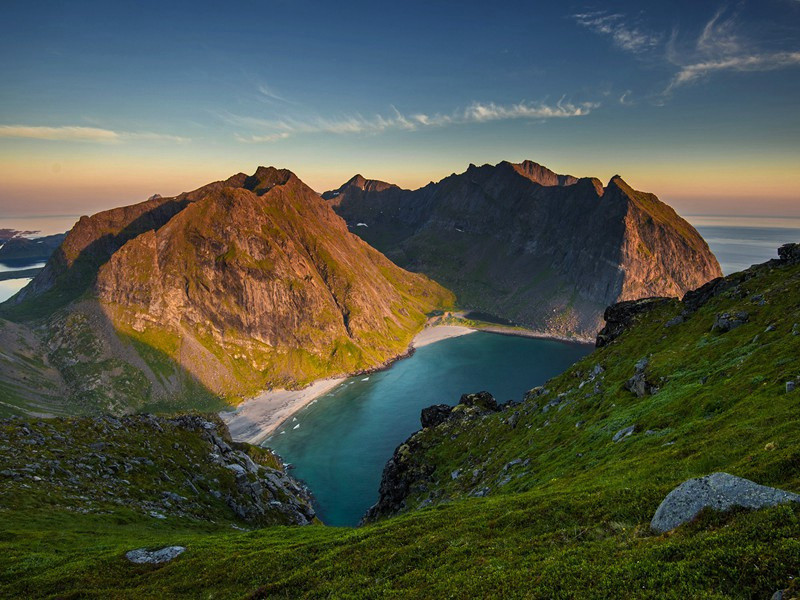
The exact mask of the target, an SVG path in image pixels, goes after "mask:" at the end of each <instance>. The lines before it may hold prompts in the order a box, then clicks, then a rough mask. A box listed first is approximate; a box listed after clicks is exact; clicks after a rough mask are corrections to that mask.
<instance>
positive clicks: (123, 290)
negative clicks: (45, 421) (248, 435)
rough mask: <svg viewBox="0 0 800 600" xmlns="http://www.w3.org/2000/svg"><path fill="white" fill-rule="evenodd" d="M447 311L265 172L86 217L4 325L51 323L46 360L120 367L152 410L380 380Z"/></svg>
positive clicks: (412, 278)
mask: <svg viewBox="0 0 800 600" xmlns="http://www.w3.org/2000/svg"><path fill="white" fill-rule="evenodd" d="M452 300H453V297H452V294H451V293H449V292H448V291H447V290H445V289H443V288H442V287H441V286H439V285H437V284H436V283H434V282H432V281H430V280H429V279H427V278H426V277H425V276H423V275H419V274H414V273H409V272H407V271H404V270H403V269H401V268H399V267H397V266H396V265H394V264H393V263H392V262H391V261H389V260H388V259H386V257H384V256H383V255H382V254H380V253H379V252H378V251H376V250H374V249H373V248H371V247H370V246H368V245H367V244H366V243H365V242H364V241H363V240H361V239H360V238H359V237H357V236H355V235H353V234H351V233H350V232H348V230H347V226H346V224H345V223H344V221H343V220H342V219H341V218H340V217H338V216H337V215H336V214H335V213H334V212H333V210H332V209H331V208H330V207H329V206H328V205H327V204H326V203H325V202H324V201H323V200H322V199H321V198H320V197H319V195H318V194H316V193H315V192H314V191H313V190H311V189H310V188H309V187H308V186H306V185H305V184H304V183H303V182H302V181H300V180H299V179H298V178H297V177H295V175H294V174H292V173H291V172H290V171H286V170H278V169H274V168H264V167H260V168H259V169H258V170H257V171H256V173H255V174H254V175H252V176H246V175H244V174H238V175H235V176H233V177H231V178H230V179H228V180H226V181H224V182H217V183H213V184H210V185H208V186H205V187H203V188H201V189H199V190H196V191H195V192H191V193H187V194H181V195H180V196H177V197H175V198H157V199H153V200H149V201H147V202H144V203H141V204H138V205H135V206H132V207H124V208H120V209H114V210H111V211H106V212H103V213H99V214H98V215H95V216H93V217H84V218H82V219H81V220H80V221H79V222H78V223H77V224H76V226H75V228H73V230H72V231H71V232H70V233H69V234H68V236H67V238H66V240H65V241H64V243H63V244H62V246H61V248H60V249H59V250H58V252H57V253H56V255H54V257H53V258H52V259H51V260H50V262H49V263H48V265H47V267H46V269H45V271H43V272H42V273H41V274H40V275H39V276H38V277H37V278H36V279H34V281H33V282H31V284H30V285H29V286H28V287H27V288H25V289H24V290H23V292H22V293H21V294H20V295H19V296H18V297H17V298H15V299H13V300H12V301H9V302H8V303H6V305H5V306H4V307H3V313H4V316H7V317H8V318H11V319H13V320H17V321H26V320H30V319H31V318H37V317H42V316H46V318H47V323H48V327H47V328H46V329H47V332H48V333H47V335H48V336H49V339H48V340H46V343H42V347H43V348H46V349H49V350H45V351H46V352H47V351H49V353H50V354H57V352H55V351H53V348H60V347H62V346H63V345H64V344H66V345H68V346H69V348H68V350H69V352H68V355H69V356H68V358H69V360H67V361H65V362H67V363H70V361H73V360H77V361H79V362H80V361H81V359H82V357H90V356H91V360H90V361H89V360H87V363H90V364H91V365H92V368H93V369H100V370H102V369H103V366H102V365H103V363H104V362H105V361H110V362H108V367H109V369H108V370H110V371H118V370H119V366H120V365H119V362H118V361H120V360H121V361H122V362H124V363H125V364H126V365H128V366H132V368H134V370H138V371H139V372H140V373H141V374H142V377H141V378H140V379H141V380H142V381H145V382H147V381H149V383H148V385H149V386H150V387H151V388H152V393H151V394H150V396H152V397H153V398H155V397H158V396H170V395H175V396H181V395H186V394H187V393H195V391H196V390H197V388H198V384H199V387H202V388H204V389H205V390H206V391H210V392H211V393H212V394H215V395H220V396H225V397H227V398H235V397H237V396H242V395H246V394H249V393H252V392H254V391H257V390H259V389H264V388H266V387H270V386H297V385H301V384H304V383H307V382H309V381H311V380H313V379H317V378H320V377H324V376H329V375H342V374H346V373H350V372H354V371H358V370H361V369H368V368H374V367H377V366H380V365H382V364H384V363H386V362H387V361H389V360H392V359H393V358H395V357H396V356H398V355H399V354H402V353H403V352H405V351H406V349H407V347H408V344H409V343H410V341H411V338H412V337H413V335H414V333H416V331H418V330H419V329H420V328H421V327H422V325H423V324H424V322H425V319H426V317H425V313H427V312H429V311H431V310H433V309H435V308H437V307H443V306H448V305H450V304H451V303H452ZM44 310H49V311H50V314H49V315H43V314H42V312H43V311H44ZM78 326H80V331H79V332H78V333H75V332H72V334H70V333H69V332H70V331H72V330H73V329H75V328H76V327H78ZM76 331H77V330H76ZM31 345H33V344H31ZM87 348H93V349H98V350H97V352H94V353H93V352H89V350H88V349H87ZM62 354H63V353H62ZM54 362H55V361H54V360H50V363H54ZM103 373H104V372H103ZM105 375H107V374H105ZM105 375H103V374H97V379H98V380H100V381H101V382H104V383H103V385H106V384H107V387H108V388H109V397H110V398H113V402H110V403H108V404H107V408H110V409H113V410H115V411H117V412H119V411H124V410H125V409H126V404H125V398H126V392H125V391H124V390H123V391H122V392H120V390H119V389H118V386H115V384H114V382H113V381H112V380H111V379H109V378H108V377H107V376H105ZM104 377H105V378H104ZM131 377H133V376H131ZM131 377H128V379H131ZM133 378H134V379H135V377H133ZM64 379H65V380H67V383H68V384H69V379H70V378H69V377H65V378H64ZM75 379H76V380H79V381H77V383H81V382H83V383H85V382H86V381H87V380H88V379H91V378H89V377H82V378H77V377H76V378H75ZM187 382H188V383H187ZM101 387H102V386H101ZM130 387H136V386H135V385H132V386H130ZM138 387H141V386H138ZM151 399H152V398H151ZM145 400H146V399H145ZM137 402H139V404H141V398H139V399H137ZM97 404H99V405H102V399H101V400H98V402H97ZM128 408H129V407H128ZM56 412H57V411H56Z"/></svg>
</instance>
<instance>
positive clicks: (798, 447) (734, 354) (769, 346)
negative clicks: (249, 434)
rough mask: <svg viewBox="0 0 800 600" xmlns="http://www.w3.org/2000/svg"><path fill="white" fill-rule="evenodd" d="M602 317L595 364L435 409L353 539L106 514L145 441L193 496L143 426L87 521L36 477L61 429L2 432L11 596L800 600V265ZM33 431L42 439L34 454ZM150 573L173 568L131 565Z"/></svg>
mask: <svg viewBox="0 0 800 600" xmlns="http://www.w3.org/2000/svg"><path fill="white" fill-rule="evenodd" d="M609 316H610V317H612V320H611V322H610V323H609V325H610V326H611V327H609V329H608V330H606V331H605V332H604V336H605V339H604V340H603V342H602V346H601V347H600V348H598V349H597V350H596V351H595V352H593V353H592V354H591V355H589V356H587V357H586V358H585V359H583V360H581V361H580V362H579V363H577V364H576V365H574V366H573V367H572V368H570V369H568V370H567V371H566V372H565V373H563V374H562V375H560V376H558V377H556V378H554V379H552V380H551V381H548V382H545V383H544V385H542V386H539V387H536V388H534V389H532V390H531V391H530V392H529V393H528V394H527V395H526V397H525V398H521V399H520V400H519V402H511V403H507V404H504V405H498V404H497V403H496V402H495V401H494V399H493V398H492V396H491V394H490V393H488V392H486V393H474V394H466V395H465V396H464V398H463V399H462V401H461V402H460V403H458V404H457V405H456V406H451V405H450V403H451V402H454V401H455V400H456V399H453V398H442V404H441V405H438V406H434V407H431V408H430V409H426V410H425V411H423V415H422V418H423V423H422V425H423V429H422V430H421V431H420V432H418V433H416V434H415V435H414V436H412V437H411V438H410V439H409V440H408V441H407V442H406V443H405V444H403V445H401V446H400V447H399V448H398V449H397V452H396V453H395V455H394V457H393V459H392V463H393V464H394V467H391V466H390V467H389V468H387V476H386V477H385V479H384V483H383V485H382V494H381V501H380V503H379V505H378V506H379V507H383V508H381V509H376V510H375V511H373V515H372V519H370V520H375V522H371V523H370V524H367V525H365V526H363V527H360V528H357V529H349V528H328V527H322V526H311V527H263V528H260V529H256V530H253V531H249V532H240V531H238V530H236V529H233V528H232V527H231V524H232V522H230V521H227V520H225V519H223V518H222V517H221V516H220V517H219V518H217V517H215V518H214V521H216V522H210V521H208V520H204V519H196V518H194V516H193V515H191V514H188V513H187V514H179V512H178V510H176V511H175V512H174V513H170V514H167V513H163V514H165V516H167V518H166V519H158V518H154V517H152V516H150V515H149V514H147V512H146V511H148V510H150V509H151V507H150V506H149V505H148V506H143V508H144V509H146V510H140V509H138V508H135V509H134V510H133V511H128V510H127V509H125V508H124V507H123V506H122V505H121V504H119V503H117V502H115V501H114V498H115V497H116V495H118V494H126V493H129V492H128V488H127V486H124V484H123V485H122V486H118V487H117V488H115V490H111V489H109V488H107V487H106V486H105V485H104V484H103V483H102V481H103V474H104V473H105V471H103V468H102V465H101V464H100V463H102V460H101V459H100V458H98V456H104V453H106V452H108V453H109V455H110V461H111V462H113V463H116V464H118V465H123V468H124V465H125V464H126V463H127V464H131V465H133V464H134V463H135V464H136V467H137V468H140V467H139V462H138V461H135V460H134V458H136V457H142V456H143V452H144V451H143V450H142V448H143V447H144V446H143V444H142V440H143V439H148V436H150V435H152V436H156V438H155V439H156V440H158V441H157V442H156V441H151V449H153V450H156V449H157V450H158V452H159V453H160V458H159V459H158V460H157V459H156V457H154V456H151V457H150V459H151V460H152V461H153V462H154V463H156V464H157V465H171V466H170V467H169V468H166V469H165V473H166V475H168V476H169V478H170V479H171V480H172V481H167V480H163V481H162V482H161V483H158V486H160V487H158V488H157V489H158V490H164V491H169V492H174V493H177V494H179V495H181V496H184V497H186V498H187V499H192V498H194V496H192V495H191V494H189V493H188V492H184V489H185V484H182V481H183V479H184V478H186V475H185V474H184V473H182V471H181V470H180V467H182V466H183V464H184V458H182V457H183V456H184V455H185V454H186V449H185V448H186V446H187V444H188V440H187V439H186V435H189V434H183V433H180V434H179V435H180V436H183V437H180V438H179V439H177V440H176V443H177V447H174V446H171V445H170V444H169V443H168V442H167V440H169V438H168V437H166V435H165V436H161V435H160V434H158V433H157V432H155V431H154V430H153V429H152V426H151V425H150V424H149V423H148V422H147V421H146V420H144V419H145V418H144V417H142V419H143V421H142V422H141V424H140V426H138V427H137V428H134V429H133V431H136V432H140V431H141V432H144V431H147V432H149V433H148V434H147V436H139V435H138V434H137V437H136V438H135V440H136V443H134V444H127V443H126V442H124V438H120V437H117V438H115V439H116V440H117V443H118V444H124V446H123V450H122V451H120V452H117V451H114V450H113V448H111V447H109V448H103V449H101V448H99V447H97V448H94V449H92V450H91V454H92V456H91V457H90V458H87V459H86V460H92V461H94V462H93V463H92V464H96V465H98V470H99V478H100V480H101V483H100V485H98V487H97V488H96V490H97V492H96V493H95V492H94V491H93V490H94V489H95V488H93V487H92V486H89V487H87V488H86V489H87V492H82V493H81V494H80V495H83V496H86V498H76V497H74V495H73V496H72V497H71V501H73V502H74V503H75V504H74V506H75V507H80V508H81V510H75V509H73V508H72V505H71V504H70V501H58V502H53V501H51V500H47V499H46V497H45V496H43V495H42V494H41V493H40V491H41V490H42V489H43V488H40V487H37V486H41V485H47V486H49V485H51V483H50V481H49V480H48V479H47V478H48V477H53V478H57V479H65V478H66V481H67V483H69V479H68V476H67V475H65V474H63V473H60V472H55V473H53V474H50V473H49V472H48V471H46V470H44V471H43V470H41V469H39V467H40V466H41V465H49V464H52V461H53V460H60V465H61V466H64V465H66V468H67V469H69V470H70V471H73V469H77V465H75V466H74V467H73V464H72V463H73V462H75V457H74V456H72V455H71V456H70V458H69V460H63V459H59V458H58V452H57V451H56V452H55V454H53V452H54V450H51V448H52V449H56V450H57V449H58V448H62V447H64V441H63V440H58V439H57V438H56V437H55V435H52V434H51V433H50V432H49V430H50V429H54V430H55V431H56V434H58V435H61V436H65V433H64V431H62V430H61V429H62V428H63V425H60V424H58V423H59V422H53V421H49V420H42V421H41V423H39V422H28V423H26V424H23V423H22V422H21V421H19V420H17V421H13V422H11V424H8V423H6V424H4V425H3V427H5V429H4V432H8V431H9V428H13V429H14V431H15V433H13V435H10V436H8V438H7V439H8V440H9V441H7V442H4V443H5V447H4V453H3V455H4V456H10V457H12V458H11V459H10V460H11V461H12V462H13V466H12V467H9V466H8V463H7V462H6V463H3V470H5V469H9V470H13V471H14V473H13V474H12V475H11V477H12V478H11V479H9V480H4V479H3V478H4V477H8V475H6V474H5V473H4V472H2V470H0V489H4V488H3V486H14V487H13V490H14V494H13V495H12V496H10V498H11V499H12V500H13V501H9V500H8V499H7V498H9V496H5V497H2V496H0V517H2V518H0V552H2V553H3V556H4V557H5V560H4V561H3V562H2V564H0V596H4V597H5V596H7V597H64V596H66V597H70V596H81V597H84V596H89V597H92V596H94V597H109V596H112V597H117V598H142V597H165V596H168V597H186V598H194V597H198V596H214V597H226V598H228V597H230V598H286V597H291V598H322V597H361V598H367V597H369V598H380V597H402V598H420V599H422V598H431V597H437V598H439V597H441V598H476V597H480V598H576V597H580V598H654V599H655V598H658V599H661V598H675V599H679V598H680V599H683V598H710V599H719V600H721V599H723V598H724V599H728V598H743V599H744V598H772V597H774V594H775V593H776V592H781V594H783V595H782V597H784V598H791V597H796V596H797V595H798V593H799V592H800V588H798V583H797V581H798V576H800V571H799V570H798V568H799V567H798V565H800V503H798V502H796V499H797V498H798V496H799V495H800V418H798V411H797V407H798V402H800V395H799V394H800V389H798V388H800V383H798V378H799V377H800V359H798V357H799V356H800V246H790V247H787V248H784V249H783V250H782V251H781V258H780V259H776V260H773V261H770V262H769V263H767V264H765V265H760V266H755V267H752V268H750V269H748V270H746V271H743V272H741V273H738V274H734V275H732V276H729V277H725V278H720V279H717V280H714V281H712V282H710V283H709V284H708V285H706V286H704V287H702V288H700V289H698V290H696V291H695V292H693V293H691V294H687V295H686V296H685V297H684V299H683V300H682V301H679V300H677V299H662V300H653V301H649V302H639V303H636V304H635V305H624V306H622V307H620V306H617V307H616V309H614V310H612V311H610V313H609ZM532 383H535V382H532ZM465 391H467V390H465ZM29 421H30V420H29ZM97 423H98V421H91V422H89V423H88V425H87V426H86V427H85V429H86V437H87V438H92V443H101V444H102V443H104V442H106V441H107V440H106V437H107V436H109V435H115V436H120V435H121V434H120V433H118V432H116V430H114V431H113V432H112V430H111V428H110V427H109V425H106V424H105V422H104V421H101V423H103V425H102V427H100V428H98V426H97ZM23 425H24V426H26V428H27V429H28V430H29V432H30V434H33V436H34V438H35V439H36V440H38V439H39V438H38V437H35V436H38V435H42V436H45V435H47V436H51V439H49V440H48V439H47V438H45V440H44V441H45V444H44V445H37V444H35V443H29V442H27V441H26V440H28V439H30V438H31V435H28V434H24V432H23V433H20V431H21V426H23ZM103 427H105V428H107V429H108V431H103V430H102V428H103ZM162 427H163V429H164V433H165V434H169V433H170V432H172V431H173V428H174V427H176V426H175V425H174V424H171V425H169V426H164V425H163V424H162ZM73 431H75V429H73ZM178 431H180V428H179V429H178ZM201 435H202V434H201ZM215 435H217V436H218V437H222V434H221V433H217V434H215ZM191 436H194V437H192V438H191V439H195V438H196V434H191ZM3 439H6V437H4V438H3ZM87 442H88V440H87V441H86V442H81V443H80V445H79V447H80V448H83V447H85V446H86V444H87ZM198 443H199V442H198ZM207 443H208V442H207V441H206V442H203V444H207ZM198 448H199V449H201V450H202V448H203V446H199V445H198ZM45 452H47V454H44V456H43V457H40V456H38V454H39V453H45ZM86 452H87V454H89V450H88V449H87V451H86ZM95 454H96V455H97V456H94V455H95ZM201 454H202V452H199V453H193V454H191V456H192V458H191V461H193V462H196V463H197V465H198V467H199V468H195V469H194V471H192V472H200V473H202V474H203V475H204V480H205V481H206V482H207V483H209V482H210V483H209V486H210V487H211V488H213V489H216V490H220V491H221V488H220V487H219V486H218V484H216V483H214V482H213V479H214V478H215V477H216V478H218V479H219V480H220V483H222V482H223V479H222V477H221V476H220V475H219V474H218V473H219V472H223V473H224V471H225V470H226V467H224V466H221V465H216V466H214V465H215V463H214V460H215V458H214V455H216V454H219V452H218V451H217V450H213V449H212V451H211V452H210V453H209V454H207V455H206V456H207V458H206V459H205V460H203V457H202V456H201ZM86 460H82V461H80V462H86ZM226 460H227V459H226ZM173 462H174V463H175V464H174V465H173ZM228 462H229V461H228ZM27 463H31V465H36V466H32V467H30V468H29V467H28V465H27ZM392 463H390V465H391V464H392ZM145 464H146V463H145ZM240 464H241V466H242V467H244V466H245V465H244V462H240ZM209 465H211V466H209ZM176 466H177V467H178V468H177V469H176ZM141 468H145V467H141ZM36 469H39V470H36ZM228 470H229V471H230V469H228ZM75 472H76V473H77V472H81V473H82V472H83V471H77V470H76V471H75ZM157 472H158V471H157V470H155V471H152V472H150V471H145V473H146V474H147V477H149V478H150V479H147V478H144V479H143V481H150V482H151V484H152V482H154V481H155V479H154V478H153V475H155V474H156V473H157ZM230 472H231V474H233V471H230ZM215 473H216V474H215ZM108 475H109V477H111V475H110V474H108ZM122 477H124V475H123V476H122ZM37 478H39V479H40V480H37ZM228 481H230V480H228ZM181 485H184V488H181V487H180V486H181ZM195 485H196V486H197V487H198V489H200V487H199V486H198V485H197V484H196V483H195ZM389 488H391V489H389ZM44 489H48V490H53V489H54V488H52V487H50V488H44ZM151 489H154V488H151ZM204 489H206V488H203V490H204ZM227 489H231V488H227ZM203 490H200V491H201V492H202V491H203ZM70 493H71V492H70ZM58 494H62V492H61V491H58ZM161 497H162V494H161V492H160V491H159V493H158V494H147V499H148V500H153V499H154V498H155V501H160V499H161ZM68 500H69V498H68ZM167 500H168V501H169V502H170V503H172V500H170V499H169V498H167ZM48 502H52V509H51V510H47V511H43V510H42V509H41V507H42V506H44V505H46V504H47V503H48ZM174 506H175V507H178V506H180V505H179V504H175V505H174ZM217 506H218V509H219V510H220V511H222V513H224V514H227V515H229V516H230V512H229V509H228V508H225V506H224V505H222V504H220V505H217ZM84 508H90V509H91V510H89V511H84V510H83V509H84ZM158 508H159V509H160V510H162V511H165V510H168V509H169V507H165V506H164V505H163V504H162V505H160V506H159V507H158ZM715 508H716V509H722V510H721V511H720V510H714V509H715ZM219 514H221V513H219ZM237 526H245V525H244V524H240V525H237ZM247 526H248V527H249V526H250V525H247ZM86 531H91V532H92V535H91V536H87V535H86V534H85V532H86ZM176 548H179V549H181V550H175V549H176ZM148 553H151V554H148ZM156 554H157V555H159V556H160V555H166V556H168V557H171V558H170V559H169V560H168V562H165V563H163V564H159V565H150V564H138V563H133V562H132V558H131V557H134V558H136V559H137V560H138V557H139V556H142V555H144V556H148V555H156ZM777 597H781V596H777Z"/></svg>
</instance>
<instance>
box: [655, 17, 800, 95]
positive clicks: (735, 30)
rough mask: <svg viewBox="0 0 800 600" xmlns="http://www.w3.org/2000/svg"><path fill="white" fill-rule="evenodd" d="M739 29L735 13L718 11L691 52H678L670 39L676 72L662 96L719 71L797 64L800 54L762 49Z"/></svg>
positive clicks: (755, 69) (764, 68)
mask: <svg viewBox="0 0 800 600" xmlns="http://www.w3.org/2000/svg"><path fill="white" fill-rule="evenodd" d="M739 29H740V27H739V20H738V14H737V13H736V12H733V13H728V12H727V11H726V10H724V9H721V10H719V11H717V12H716V13H715V14H714V16H713V17H711V19H710V20H709V21H708V22H707V23H706V25H705V26H704V27H703V31H702V32H701V33H700V35H699V36H698V38H697V41H696V42H695V44H694V47H693V48H691V49H690V51H688V52H684V53H681V52H678V51H677V50H676V49H675V44H674V38H673V41H672V42H671V44H670V48H669V51H668V57H669V58H670V60H671V61H672V62H673V63H674V64H676V65H677V66H678V67H679V70H678V72H677V73H676V74H675V75H674V77H673V78H672V80H671V81H670V82H669V85H668V86H667V87H666V89H665V90H664V94H665V95H668V94H670V93H671V92H672V91H673V90H674V89H675V88H677V87H680V86H682V85H686V84H688V83H691V82H694V81H697V80H700V79H703V78H705V77H708V76H710V75H712V74H714V73H717V72H721V71H740V72H744V71H775V70H778V69H785V68H789V67H795V66H798V65H800V52H798V51H792V50H785V51H777V52H776V51H765V50H762V49H760V48H759V47H758V44H756V43H754V42H752V41H749V40H747V39H746V38H744V37H743V36H742V35H741V34H740V33H739Z"/></svg>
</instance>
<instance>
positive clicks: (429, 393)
mask: <svg viewBox="0 0 800 600" xmlns="http://www.w3.org/2000/svg"><path fill="white" fill-rule="evenodd" d="M591 349H592V348H591V346H589V345H586V344H567V343H562V342H556V341H552V340H541V339H533V338H521V337H511V336H504V335H497V334H491V333H482V332H481V333H472V334H470V335H466V336H463V337H458V338H451V339H449V340H443V341H441V342H437V343H435V344H431V345H429V346H424V347H422V348H420V349H418V350H417V351H416V352H415V353H414V355H413V356H411V357H410V358H408V359H405V360H401V361H399V362H396V363H395V364H394V365H392V366H391V367H390V368H389V369H387V370H385V371H381V372H379V373H373V374H371V375H369V378H368V379H367V376H362V377H354V378H351V379H348V380H347V381H346V382H344V383H343V384H342V385H340V386H339V387H337V388H336V389H334V390H333V391H332V392H330V393H329V394H328V395H326V396H323V397H321V398H320V399H319V400H317V401H316V402H315V403H314V404H311V405H309V406H308V407H306V408H305V409H303V410H302V411H300V412H299V413H297V414H296V415H295V417H294V420H293V419H289V421H288V422H287V423H284V425H283V426H282V427H280V428H279V429H278V433H276V434H275V435H274V436H273V437H272V438H270V439H269V440H267V441H266V442H265V443H264V445H265V446H269V447H271V448H273V449H274V450H276V451H277V452H278V453H279V454H280V455H281V456H282V457H283V458H284V460H286V461H287V462H289V463H291V464H293V465H294V467H295V468H294V469H293V470H292V475H293V476H295V477H297V478H299V479H301V480H303V481H304V482H305V483H307V484H308V486H309V487H310V488H311V490H312V491H313V492H314V496H315V499H316V508H317V512H318V514H319V516H320V518H321V519H322V520H323V521H324V522H325V523H326V524H328V525H356V524H357V523H358V521H359V519H360V518H361V517H362V516H363V514H364V512H366V510H367V509H368V508H369V507H370V506H372V504H374V503H375V502H376V501H377V499H378V487H379V484H380V479H381V473H382V472H383V467H384V465H385V464H386V461H387V460H388V459H389V458H390V457H391V456H392V453H393V452H394V449H395V448H396V447H397V446H398V445H399V444H400V443H401V442H403V441H404V440H405V439H406V438H407V437H408V436H409V435H411V433H413V432H414V431H416V430H417V429H419V428H420V424H419V414H420V411H421V410H422V409H423V408H425V407H426V406H430V405H431V404H440V403H444V404H456V403H457V402H458V399H459V398H460V397H461V394H464V393H469V392H478V391H481V390H487V391H489V392H491V393H492V394H493V395H494V396H495V398H497V400H498V402H505V401H506V400H510V399H514V400H521V399H522V396H523V394H524V393H525V392H526V391H527V390H529V389H530V388H532V387H535V386H537V385H540V384H542V383H544V382H545V381H546V380H547V379H549V378H551V377H553V376H554V375H557V374H559V373H561V372H563V371H564V370H565V369H566V368H567V367H569V366H570V365H572V364H573V363H574V362H576V361H577V360H579V359H580V358H582V357H583V356H585V355H586V354H588V353H589V352H590V351H591ZM295 427H296V428H295ZM281 431H283V432H284V433H280V432H281Z"/></svg>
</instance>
